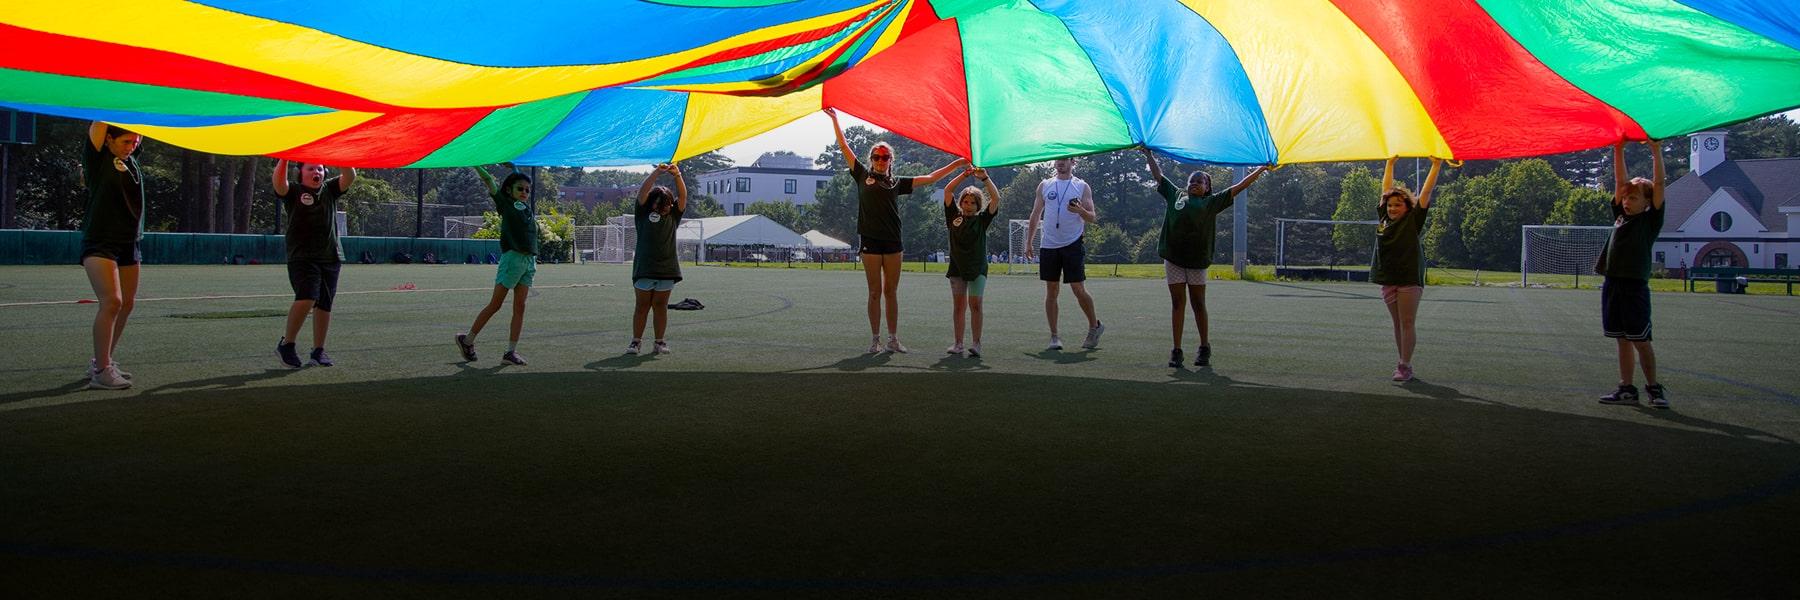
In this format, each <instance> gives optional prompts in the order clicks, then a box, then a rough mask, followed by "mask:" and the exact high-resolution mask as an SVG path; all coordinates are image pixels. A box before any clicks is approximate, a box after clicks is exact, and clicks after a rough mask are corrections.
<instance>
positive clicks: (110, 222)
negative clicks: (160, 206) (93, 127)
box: [81, 138, 144, 244]
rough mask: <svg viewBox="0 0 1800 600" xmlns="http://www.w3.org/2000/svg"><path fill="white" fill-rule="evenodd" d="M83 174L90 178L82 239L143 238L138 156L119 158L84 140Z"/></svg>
mask: <svg viewBox="0 0 1800 600" xmlns="http://www.w3.org/2000/svg"><path fill="white" fill-rule="evenodd" d="M81 147H82V149H84V150H86V152H84V153H82V158H83V170H84V171H85V172H84V173H83V176H84V177H85V179H86V180H87V194H88V201H87V216H85V217H83V218H82V220H81V239H82V241H87V242H109V243H126V244H129V243H132V242H136V241H138V240H140V239H143V237H144V178H143V171H140V170H138V161H137V157H136V156H127V157H125V158H117V157H115V156H113V153H112V151H111V150H107V149H106V148H105V147H101V148H98V149H96V148H94V144H93V142H90V141H88V140H87V139H86V138H83V139H82V141H81Z"/></svg>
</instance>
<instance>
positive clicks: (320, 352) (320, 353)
mask: <svg viewBox="0 0 1800 600" xmlns="http://www.w3.org/2000/svg"><path fill="white" fill-rule="evenodd" d="M311 364H313V365H315V366H320V367H329V366H331V365H333V364H336V363H333V362H331V355H330V354H326V353H325V349H324V348H313V351H312V363H311Z"/></svg>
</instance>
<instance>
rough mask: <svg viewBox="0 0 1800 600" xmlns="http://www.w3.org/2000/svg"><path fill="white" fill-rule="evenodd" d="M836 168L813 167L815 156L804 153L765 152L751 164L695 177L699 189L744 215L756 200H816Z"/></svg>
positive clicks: (729, 211) (731, 212)
mask: <svg viewBox="0 0 1800 600" xmlns="http://www.w3.org/2000/svg"><path fill="white" fill-rule="evenodd" d="M835 173H836V171H832V170H830V169H816V168H813V162H812V159H810V158H806V157H804V156H788V155H776V154H773V153H769V154H764V155H762V157H760V158H757V159H756V162H754V163H751V164H750V166H748V167H732V168H729V169H725V170H722V171H713V172H710V173H701V174H700V175H699V176H698V177H695V180H697V181H699V182H700V189H699V190H690V191H693V192H697V193H700V194H705V195H708V196H712V197H713V199H714V200H717V201H718V202H719V205H720V206H723V207H725V214H728V215H734V216H735V215H741V214H744V210H745V209H746V208H748V207H749V206H750V204H751V203H754V202H766V201H775V202H792V203H794V204H796V205H806V204H812V203H813V202H816V201H817V195H818V192H819V190H821V189H824V188H825V182H827V181H831V176H832V175H833V174H835Z"/></svg>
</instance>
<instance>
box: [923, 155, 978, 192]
mask: <svg viewBox="0 0 1800 600" xmlns="http://www.w3.org/2000/svg"><path fill="white" fill-rule="evenodd" d="M967 164H969V159H966V158H958V159H956V160H953V161H950V164H947V165H944V166H942V167H939V168H938V170H936V171H932V172H931V174H930V175H925V176H921V177H914V178H913V187H918V186H921V185H931V184H933V183H937V180H939V179H943V178H944V177H945V176H948V175H949V174H951V173H954V172H956V170H957V169H961V168H963V166H965V165H967Z"/></svg>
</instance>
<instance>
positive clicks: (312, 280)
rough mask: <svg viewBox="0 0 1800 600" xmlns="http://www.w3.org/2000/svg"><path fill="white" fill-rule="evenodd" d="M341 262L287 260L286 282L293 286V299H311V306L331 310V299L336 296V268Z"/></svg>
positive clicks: (326, 310)
mask: <svg viewBox="0 0 1800 600" xmlns="http://www.w3.org/2000/svg"><path fill="white" fill-rule="evenodd" d="M342 264H343V263H339V262H335V261H333V262H316V261H310V260H297V261H289V262H288V283H289V284H290V285H293V286H294V300H311V301H313V308H316V309H319V310H322V311H325V312H331V301H332V299H334V298H337V283H338V269H339V267H341V266H342Z"/></svg>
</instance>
